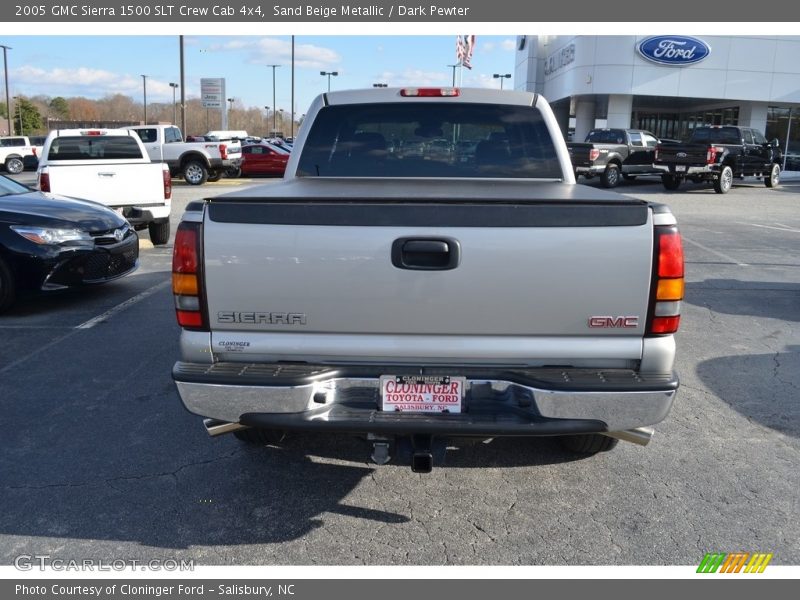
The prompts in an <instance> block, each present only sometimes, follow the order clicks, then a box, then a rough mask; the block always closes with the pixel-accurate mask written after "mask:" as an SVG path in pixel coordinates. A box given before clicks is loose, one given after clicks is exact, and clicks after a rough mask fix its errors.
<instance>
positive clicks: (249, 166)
mask: <svg viewBox="0 0 800 600" xmlns="http://www.w3.org/2000/svg"><path fill="white" fill-rule="evenodd" d="M287 162H289V153H288V152H286V153H284V152H282V151H278V150H277V149H275V148H271V147H270V146H269V145H267V144H252V145H249V146H242V175H245V176H251V175H274V176H277V177H283V172H284V171H285V170H286V163H287Z"/></svg>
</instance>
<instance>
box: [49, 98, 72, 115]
mask: <svg viewBox="0 0 800 600" xmlns="http://www.w3.org/2000/svg"><path fill="white" fill-rule="evenodd" d="M49 108H50V118H51V119H69V102H67V99H66V98H64V97H62V96H56V97H55V98H53V99H52V100H50V104H49Z"/></svg>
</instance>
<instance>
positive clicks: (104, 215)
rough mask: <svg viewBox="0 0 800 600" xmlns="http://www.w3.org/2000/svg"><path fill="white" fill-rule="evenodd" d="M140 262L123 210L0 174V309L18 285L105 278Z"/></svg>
mask: <svg viewBox="0 0 800 600" xmlns="http://www.w3.org/2000/svg"><path fill="white" fill-rule="evenodd" d="M138 264H139V238H138V236H137V235H136V232H135V231H134V229H133V228H132V227H131V226H130V225H129V224H128V222H127V221H126V220H125V219H124V218H123V217H122V216H121V215H119V214H117V213H116V212H114V211H113V210H111V209H109V208H106V207H105V206H102V205H100V204H96V203H95V202H90V201H88V200H78V199H75V198H66V197H63V196H55V195H51V194H44V193H42V192H39V191H36V190H34V189H32V188H29V187H27V186H24V185H22V184H20V183H17V182H16V181H13V180H12V179H9V178H8V177H5V176H0V313H2V312H3V311H4V310H7V309H8V308H9V307H10V306H11V305H12V304H13V303H14V300H15V299H16V296H17V292H18V291H20V290H39V291H45V292H46V291H51V290H61V289H65V288H69V287H74V286H80V285H87V284H98V283H106V282H108V281H112V280H113V279H117V278H118V277H122V276H124V275H127V274H128V273H130V272H132V271H134V270H135V269H136V267H137V266H138Z"/></svg>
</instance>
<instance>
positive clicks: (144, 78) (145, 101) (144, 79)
mask: <svg viewBox="0 0 800 600" xmlns="http://www.w3.org/2000/svg"><path fill="white" fill-rule="evenodd" d="M142 89H143V90H144V124H145V125H147V75H142Z"/></svg>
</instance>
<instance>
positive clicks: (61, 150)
mask: <svg viewBox="0 0 800 600" xmlns="http://www.w3.org/2000/svg"><path fill="white" fill-rule="evenodd" d="M131 158H142V151H141V150H140V148H139V144H137V143H136V140H135V139H134V138H133V137H131V136H127V135H116V136H88V135H81V136H64V137H57V138H55V139H53V141H52V142H51V144H50V151H49V152H48V153H47V160H48V161H54V160H112V159H131Z"/></svg>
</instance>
